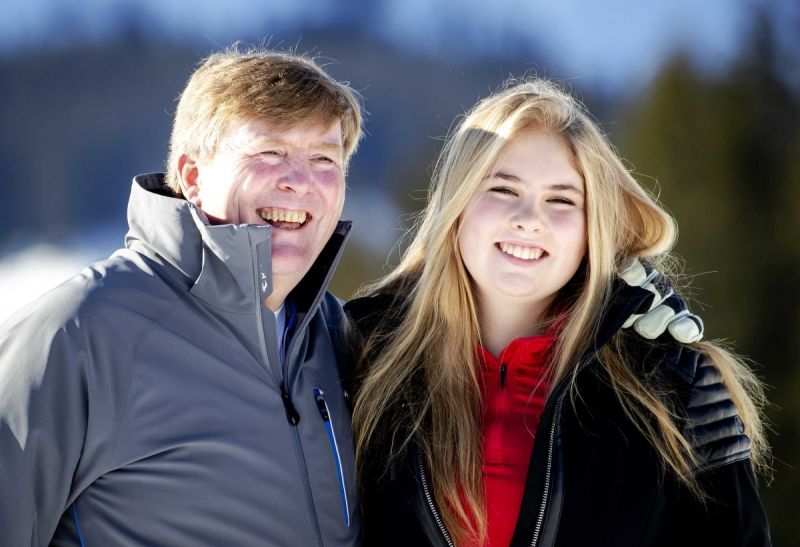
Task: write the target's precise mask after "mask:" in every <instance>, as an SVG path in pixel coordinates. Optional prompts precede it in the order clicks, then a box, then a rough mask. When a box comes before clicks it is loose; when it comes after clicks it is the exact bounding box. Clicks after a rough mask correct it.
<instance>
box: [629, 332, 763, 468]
mask: <svg viewBox="0 0 800 547" xmlns="http://www.w3.org/2000/svg"><path fill="white" fill-rule="evenodd" d="M639 345H640V346H649V349H645V350H644V351H645V352H649V355H648V354H647V353H645V354H644V355H645V357H644V358H643V359H641V360H640V361H639V362H637V363H636V364H635V365H634V366H637V367H642V370H640V371H639V372H640V374H645V375H647V376H649V377H651V378H657V382H658V383H659V385H658V386H656V387H657V388H658V390H659V391H661V392H662V393H664V394H666V395H667V396H668V397H669V398H670V399H671V400H672V403H673V405H674V407H675V409H674V410H675V411H676V413H677V414H678V416H679V421H680V427H681V431H682V433H683V435H684V437H685V438H686V439H687V440H688V441H689V443H690V445H691V446H692V449H693V450H694V453H695V456H696V462H695V467H696V471H697V472H698V473H700V472H703V471H706V470H709V469H712V468H715V467H718V466H721V465H725V464H727V463H731V462H734V461H737V460H741V459H746V458H748V457H749V456H750V445H751V443H750V439H749V437H748V436H747V434H746V433H745V426H744V423H743V421H742V419H741V418H740V417H739V411H738V408H737V405H736V404H735V402H734V400H733V396H732V394H731V391H730V389H729V388H728V386H727V385H726V381H725V375H724V373H723V370H722V365H720V364H717V363H716V362H715V361H714V359H713V358H712V356H711V355H710V354H709V353H708V352H706V351H705V349H704V348H703V347H702V345H696V344H682V343H679V342H675V341H674V340H672V341H669V342H666V343H663V344H652V343H640V344H639ZM640 351H642V350H641V349H640Z"/></svg>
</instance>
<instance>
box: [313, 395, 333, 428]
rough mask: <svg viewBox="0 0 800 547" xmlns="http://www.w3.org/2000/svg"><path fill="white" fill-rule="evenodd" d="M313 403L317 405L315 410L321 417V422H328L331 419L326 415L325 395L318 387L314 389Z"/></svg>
mask: <svg viewBox="0 0 800 547" xmlns="http://www.w3.org/2000/svg"><path fill="white" fill-rule="evenodd" d="M314 401H315V402H316V403H317V410H319V415H320V416H322V421H323V422H329V421H330V420H331V417H330V416H329V415H328V405H326V404H325V393H323V391H322V390H321V389H319V388H318V387H317V388H314Z"/></svg>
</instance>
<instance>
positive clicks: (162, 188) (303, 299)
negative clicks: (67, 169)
mask: <svg viewBox="0 0 800 547" xmlns="http://www.w3.org/2000/svg"><path fill="white" fill-rule="evenodd" d="M128 225H129V229H128V233H127V234H126V236H125V246H126V247H128V248H129V249H131V250H134V251H136V252H138V253H141V254H143V255H144V256H147V257H148V258H150V259H151V260H154V261H155V262H157V263H159V264H162V265H164V266H167V265H168V266H171V268H170V269H171V270H172V271H173V277H174V278H175V279H176V280H177V281H178V282H179V283H181V284H183V285H184V286H185V288H186V289H187V290H189V291H190V292H191V293H192V294H193V295H194V296H196V297H197V298H200V299H201V300H203V301H205V302H207V303H208V304H209V305H211V306H214V307H216V308H219V309H221V310H224V311H231V312H238V313H253V312H254V308H253V302H254V297H255V296H258V298H259V301H263V300H264V299H265V298H266V297H267V296H268V295H269V293H270V292H271V291H272V268H271V266H272V265H271V259H270V244H271V234H272V228H271V227H269V226H257V225H250V224H240V225H234V224H222V225H210V224H209V223H208V219H207V218H206V216H205V214H204V213H203V212H202V211H201V210H200V209H198V208H197V207H196V206H195V205H194V204H192V203H190V202H188V201H186V200H185V199H183V198H177V197H175V195H174V194H173V192H172V191H171V190H170V189H169V187H168V186H166V184H165V183H164V176H163V174H161V173H151V174H146V175H138V176H136V177H134V179H133V185H132V189H131V196H130V200H129V203H128ZM351 226H352V223H351V222H349V221H340V222H339V223H338V225H337V227H336V229H335V230H334V233H333V235H332V236H331V239H330V240H329V241H328V243H327V245H326V246H325V248H324V249H323V251H322V253H320V256H319V257H318V258H317V260H316V261H315V262H314V264H313V265H312V267H311V269H310V270H309V272H308V273H307V274H306V276H305V277H304V278H303V279H302V280H301V281H300V283H299V284H298V285H297V287H296V288H295V290H294V291H292V295H291V296H292V298H293V299H294V300H295V303H296V305H298V308H299V309H300V310H301V311H303V312H308V311H311V310H310V308H311V307H313V306H314V305H315V304H316V303H317V302H318V301H319V299H320V297H321V295H322V293H324V292H325V290H326V289H327V286H328V283H329V281H330V278H331V276H332V273H333V269H334V268H335V266H336V264H337V263H338V261H339V258H340V256H341V251H342V248H343V246H344V243H345V241H346V239H347V235H348V234H349V232H350V228H351Z"/></svg>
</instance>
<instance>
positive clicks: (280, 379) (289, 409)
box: [251, 240, 323, 547]
mask: <svg viewBox="0 0 800 547" xmlns="http://www.w3.org/2000/svg"><path fill="white" fill-rule="evenodd" d="M251 241H252V240H251ZM251 253H252V256H254V257H255V256H258V252H257V250H256V247H255V245H253V244H252V242H251ZM253 275H254V277H255V283H256V287H259V286H260V285H259V278H258V277H259V276H258V267H257V264H255V263H254V264H253ZM255 304H256V310H258V311H257V313H256V321H257V323H258V333H259V339H260V342H261V350H262V352H263V355H262V357H263V359H264V360H265V363H266V364H267V368H268V370H271V371H272V373H273V377H274V379H275V382H276V383H277V384H278V387H279V389H280V396H281V401H282V402H283V407H284V410H285V411H286V419H287V421H288V422H289V426H290V428H291V430H292V441H293V443H292V444H294V450H295V458H296V461H297V464H298V467H299V468H300V469H299V472H300V475H301V476H302V482H303V492H304V494H305V500H306V507H307V510H308V515H309V518H310V520H311V525H312V526H313V530H314V532H313V533H314V539H315V542H314V543H315V545H316V546H317V547H322V545H323V543H322V531H321V530H320V526H319V517H318V516H317V512H316V509H315V507H314V502H313V494H312V490H311V479H310V478H309V476H308V464H307V463H306V458H305V454H304V453H303V446H302V443H301V441H300V433H299V432H298V431H297V424H298V423H299V422H300V413H299V412H297V409H296V408H295V406H294V403H293V402H292V398H291V395H290V392H289V390H288V389H287V383H286V378H285V372H284V368H283V366H282V365H280V361H278V363H279V369H278V371H276V370H275V369H274V368H273V367H272V366H270V362H271V359H270V356H269V349H268V347H267V341H266V337H265V333H264V322H263V318H262V315H261V314H262V313H263V310H262V307H263V306H264V303H263V301H262V300H261V295H260V293H258V292H257V293H256V302H255ZM269 313H272V312H271V311H270V312H269ZM293 341H294V340H293ZM276 342H277V339H276ZM286 359H288V354H287V356H286Z"/></svg>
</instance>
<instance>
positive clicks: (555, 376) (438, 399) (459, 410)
mask: <svg viewBox="0 0 800 547" xmlns="http://www.w3.org/2000/svg"><path fill="white" fill-rule="evenodd" d="M530 128H534V129H539V130H543V131H547V132H549V133H551V134H554V135H558V136H560V137H561V138H562V139H563V140H564V142H565V143H566V144H567V146H568V148H569V150H570V152H571V155H572V160H573V162H574V166H575V168H576V169H577V170H578V172H579V173H581V175H582V176H583V178H584V182H585V192H586V225H587V254H586V260H585V261H584V264H583V265H582V267H581V268H580V269H579V271H578V273H577V274H576V277H575V278H574V279H573V280H572V281H571V282H570V283H569V284H568V287H567V288H565V289H564V290H563V291H562V293H564V294H562V295H560V297H559V299H558V300H557V302H556V303H555V304H554V306H553V307H552V309H553V310H555V309H558V310H559V317H560V318H561V319H560V321H561V323H562V324H563V327H562V328H561V331H560V335H559V337H558V341H557V343H556V345H555V348H554V351H553V354H552V361H551V368H550V375H551V377H550V382H551V383H550V385H551V386H555V385H556V384H557V383H558V382H559V381H560V380H561V379H563V378H568V377H570V376H571V375H572V374H573V373H574V371H575V368H576V364H577V363H578V362H579V360H580V359H581V357H582V356H583V355H584V354H585V353H586V352H587V351H588V350H589V349H590V343H591V341H592V340H593V339H594V335H595V334H596V332H595V331H596V328H597V327H598V323H599V320H600V318H601V317H602V314H603V312H604V310H605V307H606V304H607V303H608V300H609V296H610V292H611V288H612V282H613V281H614V279H615V276H616V275H617V270H618V269H619V267H620V265H621V264H622V263H623V262H624V261H626V260H628V259H629V258H630V257H646V258H647V259H648V260H649V261H651V262H653V263H655V264H657V265H659V267H661V268H662V269H663V268H664V267H665V265H666V264H668V263H669V262H668V261H667V259H668V258H669V250H670V249H671V247H672V245H673V243H674V240H675V237H676V228H675V224H674V221H673V220H672V218H671V217H670V216H669V215H668V214H667V213H666V212H665V211H664V210H663V209H662V208H661V207H660V206H659V205H658V204H657V203H656V202H655V201H654V199H653V198H651V197H650V196H649V195H648V193H647V192H645V191H644V190H643V189H642V187H641V186H640V185H639V184H638V183H637V181H636V180H635V179H634V178H633V177H632V176H631V174H630V173H629V172H628V170H627V169H626V168H625V167H624V165H623V164H622V162H621V161H620V159H619V158H618V156H617V154H616V153H615V151H614V149H613V148H612V146H611V145H610V144H609V142H608V141H607V140H606V138H605V136H604V135H603V134H602V133H601V131H600V130H599V129H598V126H597V125H596V124H595V123H594V122H593V121H592V119H591V118H590V116H589V115H588V114H587V112H586V110H585V108H584V107H583V105H582V104H581V103H580V102H578V101H577V100H576V99H574V98H573V97H572V96H571V95H569V94H568V93H566V92H564V91H563V90H561V89H560V88H559V87H558V86H556V85H555V84H553V83H552V82H549V81H547V80H543V79H533V80H530V81H523V82H519V81H513V82H510V83H508V84H506V86H505V87H504V88H503V89H502V90H501V91H499V92H497V93H495V94H493V95H491V96H489V97H488V98H486V99H483V100H482V101H480V102H479V103H478V104H477V105H476V106H475V107H474V109H473V110H472V111H471V112H469V113H468V114H467V115H466V116H465V117H464V118H463V119H462V120H461V121H460V123H459V124H458V125H457V126H456V127H455V129H454V130H453V131H452V133H451V134H450V135H449V137H448V139H447V141H446V143H445V145H444V148H443V150H442V153H441V155H440V157H439V161H438V162H437V165H436V168H435V172H434V176H433V181H432V184H431V188H430V191H429V196H428V200H429V201H428V205H427V207H426V208H425V210H424V211H423V212H422V214H421V219H420V221H419V222H418V223H417V227H416V231H415V235H414V237H413V240H412V241H411V243H410V245H409V247H408V248H407V249H406V251H405V252H404V254H403V257H402V260H401V262H400V264H399V265H398V266H397V268H396V269H395V270H394V271H393V272H392V273H390V274H389V275H387V276H386V277H384V278H382V279H380V280H378V281H377V282H375V283H374V284H372V285H371V286H369V287H367V288H366V289H365V290H364V291H362V292H363V293H364V294H378V293H386V292H394V293H397V292H400V293H401V295H402V298H403V302H404V305H405V307H406V309H405V310H404V314H403V315H402V318H401V319H400V321H399V324H398V325H397V326H396V328H393V329H392V331H391V332H390V333H386V332H384V333H380V334H379V335H376V336H374V337H372V339H370V340H368V341H367V342H366V345H365V348H364V351H363V353H362V359H366V358H369V359H370V360H371V363H370V366H369V367H365V370H368V373H366V374H364V375H363V377H361V378H359V382H358V384H359V390H358V393H357V398H356V403H355V407H354V412H353V426H354V430H355V436H356V456H357V459H358V463H359V466H364V465H365V464H366V463H368V462H367V461H366V460H368V459H369V458H370V457H371V455H370V447H371V445H372V444H373V443H376V442H381V443H387V442H388V443H389V444H390V452H391V454H392V456H391V457H395V456H396V455H397V454H399V453H401V452H402V451H403V450H404V449H405V448H406V447H407V445H408V442H409V441H410V439H411V437H412V436H414V437H415V439H416V441H417V444H418V447H419V450H420V452H421V455H422V458H423V461H424V463H425V465H426V468H427V470H428V473H429V479H430V483H431V488H432V491H433V495H434V498H435V499H436V500H437V504H438V508H439V510H440V511H441V513H442V517H443V519H444V522H445V524H446V525H447V527H448V529H449V530H450V532H451V533H452V534H453V535H454V536H455V539H456V541H459V540H462V539H465V538H468V537H471V538H474V539H478V540H479V541H482V540H483V539H484V538H485V537H486V518H485V510H484V505H483V502H484V497H483V483H482V476H481V463H482V404H481V386H480V380H479V378H480V375H479V368H478V367H479V365H478V362H477V355H476V348H477V346H478V344H479V343H480V332H479V327H478V325H479V323H478V318H477V308H476V297H475V291H474V288H473V286H472V282H471V280H470V276H469V274H468V272H467V271H466V269H465V267H464V263H463V261H462V259H461V255H460V253H459V250H458V249H459V247H458V230H459V224H460V218H461V215H462V213H463V212H464V210H465V209H466V207H467V204H468V203H469V201H470V198H471V197H472V195H473V194H474V193H475V192H476V190H477V188H478V186H479V185H480V183H481V181H482V180H483V179H484V177H485V176H486V174H487V173H488V172H489V171H490V169H491V168H492V166H493V165H494V163H495V161H496V160H497V158H498V156H499V154H500V152H501V150H502V149H503V146H504V145H505V144H506V142H508V140H509V139H511V138H513V137H514V136H515V135H517V134H518V133H519V132H520V131H522V130H525V129H530ZM553 314H554V313H553V312H551V315H550V317H549V320H553V319H555V318H554V317H553ZM697 346H698V347H699V348H700V349H701V350H702V351H704V352H705V353H706V354H707V355H709V357H710V358H711V359H712V360H713V361H714V363H715V364H716V366H717V367H718V368H719V369H720V371H721V372H722V375H723V378H724V382H725V384H726V385H727V387H728V389H729V390H730V392H731V394H732V396H733V400H734V403H735V404H736V406H737V407H738V409H739V415H740V417H741V418H742V420H743V421H744V423H745V424H746V427H747V432H748V434H749V436H750V438H751V440H752V451H753V461H754V463H755V464H756V467H759V466H760V465H762V464H763V462H764V458H765V455H766V454H767V445H766V441H765V435H764V428H763V425H762V422H761V419H760V414H759V411H760V406H759V405H761V404H763V401H764V397H763V390H762V388H761V384H760V383H759V381H758V380H757V379H756V378H755V376H754V375H753V374H752V373H751V372H750V370H749V369H748V368H747V367H746V366H745V365H744V364H742V363H741V361H739V360H738V359H736V358H735V357H734V356H733V355H732V354H730V353H728V352H726V351H725V350H723V349H722V348H720V347H718V346H715V345H713V344H710V343H702V344H698V345H697ZM367 356H369V357H367ZM600 358H601V362H602V363H603V364H604V366H605V368H606V370H607V373H608V375H609V377H610V379H611V382H612V384H613V386H614V388H615V390H616V392H617V394H618V397H619V399H620V401H621V402H622V404H623V407H624V408H625V410H626V413H628V415H629V416H630V417H631V418H632V420H633V422H634V423H635V424H636V425H637V427H638V428H639V429H640V430H641V431H642V433H643V434H644V435H645V436H646V437H647V438H649V439H650V441H651V443H652V444H653V446H654V447H655V448H656V450H657V451H658V453H659V454H660V456H661V459H662V461H663V462H664V464H665V468H667V469H669V470H671V471H672V472H673V473H674V475H675V476H676V477H677V478H678V480H680V481H681V482H682V483H683V484H685V485H686V486H688V487H689V488H690V489H691V490H692V491H693V492H695V493H696V494H698V495H700V496H702V492H701V491H700V490H699V488H698V485H697V482H696V480H695V478H694V468H693V463H694V458H693V455H692V452H691V447H690V445H689V443H688V441H687V440H686V438H685V437H684V436H683V435H682V434H681V432H680V429H679V428H678V426H676V422H675V419H674V418H675V413H674V409H673V408H672V407H671V406H670V404H669V402H668V401H667V398H666V396H665V395H663V394H661V393H659V392H658V391H657V390H656V389H655V388H654V387H653V386H651V385H648V384H647V383H646V381H645V380H644V379H641V378H639V377H637V376H636V375H635V374H634V373H632V372H631V367H629V366H628V363H627V362H626V356H625V352H624V351H621V348H620V347H619V340H616V339H615V340H614V341H612V343H611V344H609V346H608V347H607V348H606V349H604V350H603V352H602V354H601V356H600ZM573 379H574V376H573ZM420 386H422V390H421V391H422V393H419V390H420ZM574 386H575V384H574V382H573V383H572V384H571V389H572V391H573V395H574V391H575V389H574ZM411 390H417V392H414V393H410V391H411ZM398 402H403V403H404V404H398ZM390 414H391V419H389V420H387V416H389V415H390ZM387 421H388V422H390V423H388V424H387V423H386V422H387ZM369 463H370V465H372V464H373V462H369ZM390 463H391V462H386V464H387V466H388V465H389V464H390Z"/></svg>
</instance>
